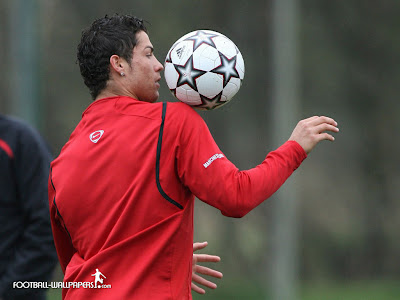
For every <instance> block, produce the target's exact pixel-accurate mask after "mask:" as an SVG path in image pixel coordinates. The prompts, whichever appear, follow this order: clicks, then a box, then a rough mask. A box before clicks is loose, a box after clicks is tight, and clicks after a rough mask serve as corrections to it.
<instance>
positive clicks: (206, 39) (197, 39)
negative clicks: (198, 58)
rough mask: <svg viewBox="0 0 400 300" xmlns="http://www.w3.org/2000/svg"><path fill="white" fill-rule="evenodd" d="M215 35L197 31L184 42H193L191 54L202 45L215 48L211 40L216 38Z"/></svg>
mask: <svg viewBox="0 0 400 300" xmlns="http://www.w3.org/2000/svg"><path fill="white" fill-rule="evenodd" d="M216 36H217V35H216V34H212V33H207V32H205V31H202V30H198V31H197V32H196V34H195V35H192V36H191V37H188V38H187V39H185V41H193V52H194V51H196V49H197V48H199V47H200V45H202V44H207V45H210V46H211V47H214V48H217V47H216V46H215V44H214V41H213V40H212V38H213V37H216Z"/></svg>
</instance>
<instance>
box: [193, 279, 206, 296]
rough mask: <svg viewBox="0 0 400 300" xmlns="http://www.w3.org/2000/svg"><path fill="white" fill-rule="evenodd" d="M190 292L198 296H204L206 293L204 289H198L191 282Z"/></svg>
mask: <svg viewBox="0 0 400 300" xmlns="http://www.w3.org/2000/svg"><path fill="white" fill-rule="evenodd" d="M192 290H193V291H195V292H196V293H198V294H201V295H204V294H205V293H206V291H205V290H204V289H202V288H199V287H198V286H197V285H195V284H194V283H193V282H192Z"/></svg>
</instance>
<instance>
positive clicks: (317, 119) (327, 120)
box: [306, 116, 337, 126]
mask: <svg viewBox="0 0 400 300" xmlns="http://www.w3.org/2000/svg"><path fill="white" fill-rule="evenodd" d="M306 120H309V122H310V124H311V125H313V126H317V125H319V124H323V123H326V124H330V125H333V126H337V122H336V121H335V120H334V119H332V118H329V117H325V116H319V117H318V116H314V117H311V118H308V119H306Z"/></svg>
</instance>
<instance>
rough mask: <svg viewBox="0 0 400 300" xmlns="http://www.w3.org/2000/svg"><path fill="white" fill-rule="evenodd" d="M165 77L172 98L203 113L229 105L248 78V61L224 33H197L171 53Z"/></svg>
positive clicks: (175, 47) (188, 35) (184, 39)
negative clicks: (246, 74)
mask: <svg viewBox="0 0 400 300" xmlns="http://www.w3.org/2000/svg"><path fill="white" fill-rule="evenodd" d="M164 70H165V71H164V74H165V80H166V82H167V85H168V87H169V89H170V91H171V92H172V94H173V95H174V96H175V97H176V98H177V99H178V100H180V101H182V102H184V103H186V104H189V105H190V106H193V107H194V108H197V109H201V110H211V109H215V108H217V107H221V106H222V105H224V104H226V103H228V102H229V101H230V100H231V99H232V97H233V96H234V95H235V94H236V93H237V92H238V91H239V89H240V86H241V84H242V80H243V78H244V61H243V56H242V54H241V53H240V51H239V49H238V48H237V47H236V45H235V44H234V43H233V42H232V41H231V40H230V39H228V38H227V37H226V36H224V35H223V34H221V33H218V32H215V31H211V30H196V31H193V32H190V33H188V34H186V35H184V36H183V37H181V38H180V39H179V40H177V41H176V42H175V43H174V44H173V45H172V47H171V49H170V50H169V51H168V54H167V57H166V59H165V63H164Z"/></svg>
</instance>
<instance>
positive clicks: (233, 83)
mask: <svg viewBox="0 0 400 300" xmlns="http://www.w3.org/2000/svg"><path fill="white" fill-rule="evenodd" d="M240 85H241V80H240V79H239V78H231V80H229V82H228V84H227V85H226V86H225V88H224V91H223V92H222V95H224V96H226V99H227V101H229V100H231V99H232V97H233V96H235V95H236V93H237V92H238V91H239V89H240Z"/></svg>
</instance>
